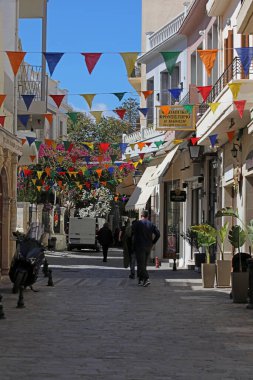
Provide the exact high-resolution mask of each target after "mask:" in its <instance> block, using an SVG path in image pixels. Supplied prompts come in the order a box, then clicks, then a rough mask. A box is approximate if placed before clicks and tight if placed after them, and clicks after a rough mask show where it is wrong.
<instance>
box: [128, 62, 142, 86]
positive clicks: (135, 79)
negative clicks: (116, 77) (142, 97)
mask: <svg viewBox="0 0 253 380" xmlns="http://www.w3.org/2000/svg"><path fill="white" fill-rule="evenodd" d="M128 81H129V83H130V84H131V86H133V88H134V89H135V90H136V91H137V92H141V69H140V67H135V68H134V70H133V72H132V75H131V77H129V78H128Z"/></svg>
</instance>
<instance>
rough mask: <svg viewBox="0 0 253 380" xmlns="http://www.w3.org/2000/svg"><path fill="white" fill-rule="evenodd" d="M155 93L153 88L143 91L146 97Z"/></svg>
mask: <svg viewBox="0 0 253 380" xmlns="http://www.w3.org/2000/svg"><path fill="white" fill-rule="evenodd" d="M153 93H154V91H153V90H147V91H142V94H143V95H144V98H145V99H147V97H148V96H150V95H152V94H153Z"/></svg>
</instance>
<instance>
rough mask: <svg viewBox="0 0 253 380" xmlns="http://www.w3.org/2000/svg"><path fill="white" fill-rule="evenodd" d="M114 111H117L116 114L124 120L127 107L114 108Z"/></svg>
mask: <svg viewBox="0 0 253 380" xmlns="http://www.w3.org/2000/svg"><path fill="white" fill-rule="evenodd" d="M114 112H116V114H117V115H118V116H119V117H120V118H121V120H123V118H124V116H125V113H126V109H121V110H114Z"/></svg>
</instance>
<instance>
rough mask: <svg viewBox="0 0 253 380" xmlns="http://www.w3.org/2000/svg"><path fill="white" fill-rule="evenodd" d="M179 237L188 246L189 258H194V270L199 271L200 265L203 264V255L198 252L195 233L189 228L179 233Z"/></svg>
mask: <svg viewBox="0 0 253 380" xmlns="http://www.w3.org/2000/svg"><path fill="white" fill-rule="evenodd" d="M180 236H181V237H182V238H183V239H184V240H185V241H186V242H187V243H188V244H189V245H190V247H191V257H192V258H193V257H194V270H196V271H197V272H200V271H201V264H202V263H203V262H205V256H206V255H205V253H203V252H200V251H199V248H200V247H199V244H198V239H197V233H196V232H194V231H192V229H191V227H189V228H187V230H186V232H181V233H180Z"/></svg>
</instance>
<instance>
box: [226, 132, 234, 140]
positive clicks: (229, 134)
mask: <svg viewBox="0 0 253 380" xmlns="http://www.w3.org/2000/svg"><path fill="white" fill-rule="evenodd" d="M227 135H228V141H229V142H232V140H233V138H234V136H235V131H230V132H227Z"/></svg>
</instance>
